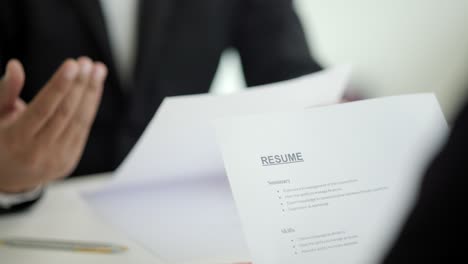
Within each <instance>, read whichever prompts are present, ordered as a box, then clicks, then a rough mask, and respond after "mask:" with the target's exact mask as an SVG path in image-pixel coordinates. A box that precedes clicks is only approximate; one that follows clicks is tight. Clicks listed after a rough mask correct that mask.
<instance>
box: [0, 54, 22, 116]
mask: <svg viewBox="0 0 468 264" xmlns="http://www.w3.org/2000/svg"><path fill="white" fill-rule="evenodd" d="M24 76H25V74H24V69H23V65H21V63H20V62H19V61H18V60H10V61H9V62H8V64H7V67H6V73H5V76H4V78H3V79H2V80H1V81H0V114H3V113H6V112H8V111H9V110H12V109H13V108H14V107H15V102H16V99H18V97H19V94H20V92H21V90H22V89H23V86H24V79H25V77H24Z"/></svg>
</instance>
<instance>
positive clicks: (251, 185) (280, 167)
mask: <svg viewBox="0 0 468 264" xmlns="http://www.w3.org/2000/svg"><path fill="white" fill-rule="evenodd" d="M446 133H447V125H446V122H445V119H444V117H443V114H442V112H441V110H440V107H439V104H438V103H437V100H436V99H435V97H434V96H433V95H409V96H401V97H390V98H383V99H374V100H368V101H361V102H355V103H349V104H343V105H336V106H329V107H322V108H316V109H308V110H306V111H297V112H291V113H278V114H268V115H257V116H250V117H239V118H233V119H225V120H220V121H218V122H217V135H218V138H219V143H220V145H221V148H222V152H223V157H224V160H225V165H226V169H227V173H228V177H229V181H230V184H231V187H232V191H233V194H234V198H235V201H236V205H237V207H238V210H239V213H240V218H241V221H242V224H243V229H244V232H245V236H246V239H247V243H248V246H249V248H250V252H251V255H252V258H253V262H254V263H255V264H284V263H290V264H303V263H327V264H333V263H340V264H341V263H348V264H366V263H378V260H379V258H381V257H382V254H383V253H384V252H385V250H386V249H387V247H388V246H389V244H390V243H391V241H392V239H393V238H394V236H395V234H396V232H397V230H398V228H399V227H400V225H401V223H402V221H403V219H404V217H405V216H406V215H407V212H408V209H409V207H410V206H411V205H412V202H413V199H414V195H415V194H416V192H417V190H418V183H419V182H420V175H422V170H423V168H424V165H425V164H426V163H427V162H428V161H429V160H430V157H432V155H433V154H434V152H435V148H436V147H438V146H439V142H440V141H441V139H442V138H443V137H444V136H445V134H446ZM283 154H287V155H289V156H287V155H286V156H281V155H283Z"/></svg>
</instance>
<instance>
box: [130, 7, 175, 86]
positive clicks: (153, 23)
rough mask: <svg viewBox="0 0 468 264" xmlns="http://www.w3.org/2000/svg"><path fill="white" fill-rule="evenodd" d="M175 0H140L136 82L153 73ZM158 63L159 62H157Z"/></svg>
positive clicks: (155, 69) (143, 80)
mask: <svg viewBox="0 0 468 264" xmlns="http://www.w3.org/2000/svg"><path fill="white" fill-rule="evenodd" d="M174 1H175V0H140V9H139V17H140V19H139V30H138V53H137V60H136V65H135V71H134V78H135V81H136V82H140V81H141V82H145V79H146V78H148V74H150V75H151V74H153V75H154V74H155V73H156V72H157V68H158V59H159V57H160V54H161V53H160V52H161V48H162V45H163V42H164V40H165V39H166V38H165V34H166V30H167V22H168V20H169V17H170V15H171V11H172V5H173V2H174ZM159 65H160V64H159Z"/></svg>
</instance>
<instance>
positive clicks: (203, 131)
mask: <svg viewBox="0 0 468 264" xmlns="http://www.w3.org/2000/svg"><path fill="white" fill-rule="evenodd" d="M348 77H349V69H348V68H337V69H333V70H329V71H324V72H321V73H317V74H313V75H310V76H305V77H302V78H299V79H296V80H291V81H287V82H282V83H278V84H273V85H268V86H262V87H256V88H251V89H250V90H247V91H245V92H241V93H238V94H233V95H225V96H214V95H195V96H181V97H173V98H167V99H166V100H165V101H164V103H163V104H162V105H161V107H160V109H159V110H158V112H157V114H156V116H155V117H154V119H153V121H152V122H151V123H150V124H149V126H148V128H147V130H146V131H145V133H144V135H143V136H142V138H141V139H140V141H139V143H138V144H137V146H136V147H135V148H134V150H133V151H132V152H131V154H130V155H129V157H128V158H127V159H126V161H125V162H124V164H123V165H122V167H121V168H120V169H119V170H118V172H117V175H116V179H115V184H114V185H113V186H109V187H108V188H106V190H102V191H100V192H97V193H91V194H88V195H86V198H87V200H88V201H89V202H90V204H91V205H92V206H93V207H94V208H95V209H96V210H97V211H98V212H99V213H100V214H101V215H102V216H103V217H104V218H105V219H107V220H108V221H109V222H110V223H112V224H113V225H114V226H116V227H117V228H119V229H121V230H123V231H124V232H126V233H127V234H128V235H129V236H130V237H132V238H134V239H135V240H136V241H138V242H140V243H141V244H143V245H145V246H146V247H147V248H149V249H151V250H153V251H154V252H155V253H156V254H158V255H159V256H162V257H163V258H165V259H166V260H168V261H173V262H177V263H182V262H193V261H199V262H204V261H207V262H205V263H208V262H210V261H211V262H238V261H243V260H248V259H250V256H249V253H248V250H247V247H246V245H245V240H244V237H243V235H242V229H241V225H240V221H239V217H238V213H237V210H236V208H235V206H234V202H233V199H232V194H231V191H230V188H229V184H228V182H227V178H226V176H225V170H224V165H223V161H222V158H221V153H220V151H219V148H218V146H217V143H216V136H215V131H214V128H213V124H212V122H213V121H214V120H215V119H217V118H221V117H229V116H231V117H232V116H237V115H242V114H255V113H257V114H258V113H269V112H272V111H291V110H301V109H305V108H307V107H311V106H318V105H329V104H334V103H337V102H339V101H340V99H341V97H342V95H343V92H344V89H345V87H346V84H347V81H348Z"/></svg>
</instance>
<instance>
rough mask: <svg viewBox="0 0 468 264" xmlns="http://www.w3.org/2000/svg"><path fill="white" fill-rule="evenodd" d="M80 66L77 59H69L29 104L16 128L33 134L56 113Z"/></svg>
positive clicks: (30, 134)
mask: <svg viewBox="0 0 468 264" xmlns="http://www.w3.org/2000/svg"><path fill="white" fill-rule="evenodd" d="M78 72H79V66H78V63H77V62H76V61H75V60H71V59H69V60H67V61H65V62H64V63H63V64H62V66H61V67H60V68H59V69H58V71H57V72H56V73H55V74H54V76H53V77H52V79H51V80H50V81H49V82H48V83H47V84H46V85H45V87H44V88H43V89H42V90H41V91H40V92H39V94H38V95H37V96H36V97H35V98H34V99H33V101H32V102H31V103H30V104H29V107H28V109H27V110H26V111H25V113H24V114H23V115H22V116H21V118H19V120H18V122H17V124H16V127H15V130H16V131H19V132H21V133H24V134H26V135H29V136H33V135H35V134H36V133H37V131H39V129H40V128H41V127H42V126H43V125H44V124H45V123H46V122H47V120H48V119H49V118H50V117H51V116H52V115H53V114H54V112H55V111H56V110H57V107H58V106H59V105H60V103H61V102H62V100H63V99H64V97H65V95H66V94H67V93H68V92H69V91H70V87H71V86H72V84H73V83H74V82H75V79H76V78H77V76H78Z"/></svg>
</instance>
